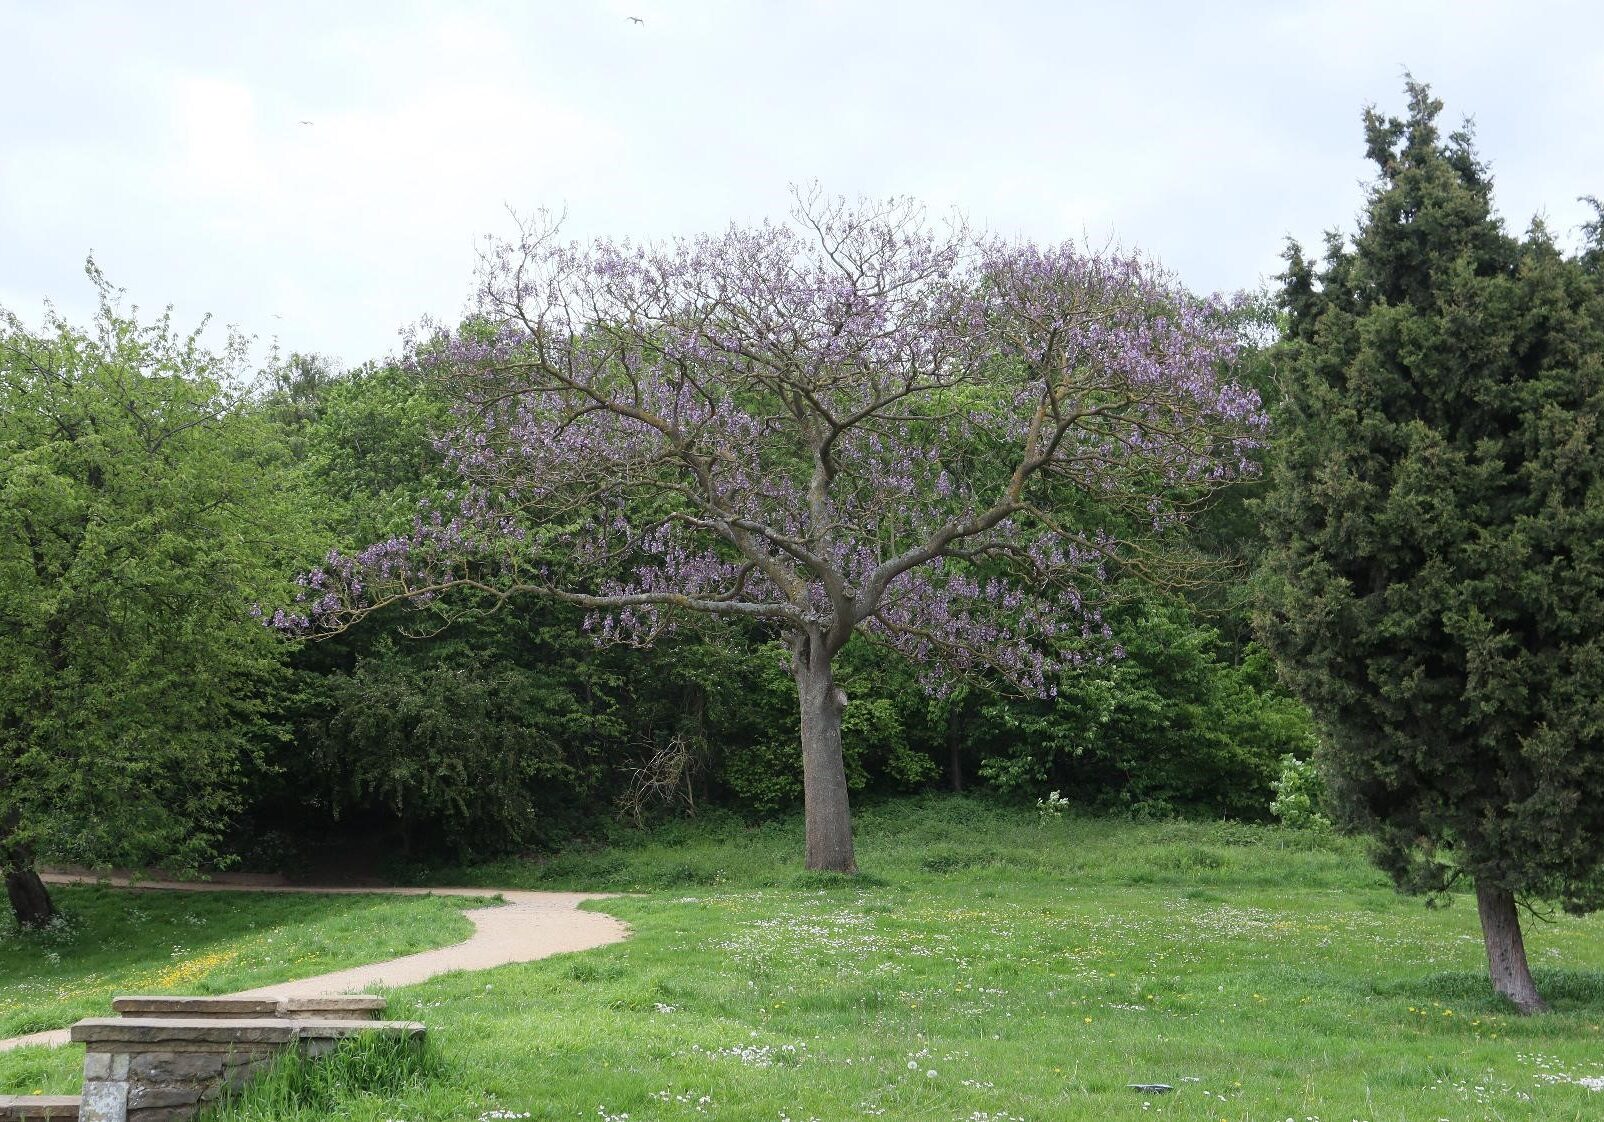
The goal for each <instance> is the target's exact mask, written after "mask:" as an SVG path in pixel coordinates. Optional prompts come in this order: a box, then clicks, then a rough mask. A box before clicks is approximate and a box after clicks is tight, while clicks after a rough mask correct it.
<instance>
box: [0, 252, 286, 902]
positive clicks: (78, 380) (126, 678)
mask: <svg viewBox="0 0 1604 1122" xmlns="http://www.w3.org/2000/svg"><path fill="white" fill-rule="evenodd" d="M88 272H89V276H90V279H91V280H92V281H93V282H94V284H95V286H96V288H97V290H98V292H99V296H100V311H99V314H98V316H97V318H96V320H95V323H94V326H93V329H92V330H91V331H88V332H85V331H80V330H78V329H77V328H75V327H73V326H72V325H70V324H69V323H67V322H66V321H64V320H63V319H61V318H60V317H59V316H58V315H56V314H55V313H54V312H51V313H50V314H49V316H48V317H47V321H46V324H45V326H44V328H43V330H41V331H38V332H35V331H31V330H28V329H26V328H25V327H24V326H23V324H22V323H21V322H20V321H19V320H18V318H17V317H16V316H14V315H12V314H11V313H9V312H3V311H0V666H3V667H4V673H0V865H3V867H4V873H5V878H6V884H7V890H8V895H9V897H10V900H11V903H12V906H13V910H14V912H15V914H16V916H17V919H18V921H19V922H21V923H23V924H29V925H34V924H40V923H44V922H47V921H48V920H49V919H50V918H51V915H52V906H51V902H50V899H49V896H48V894H47V893H46V891H45V889H44V885H43V884H42V883H41V882H40V880H39V878H38V876H37V874H36V872H35V870H34V865H35V862H36V861H37V860H38V859H41V858H45V857H50V858H57V859H66V860H74V861H81V862H88V863H95V864H111V863H144V862H150V861H162V862H166V863H170V864H173V865H176V866H178V867H186V866H193V865H194V864H195V863H196V862H197V861H199V860H201V859H202V858H205V857H207V856H209V855H210V854H211V853H212V851H213V850H212V847H213V843H214V842H215V840H216V838H217V837H218V833H219V830H220V828H221V826H222V825H223V823H224V820H225V818H226V816H227V815H228V813H229V812H230V810H231V809H232V807H233V806H234V803H235V784H234V779H235V777H236V775H237V772H238V768H239V765H240V762H241V760H242V759H243V758H244V757H246V756H248V755H250V754H251V753H254V752H257V751H259V750H260V749H261V747H262V746H263V745H264V744H265V743H266V742H267V738H268V737H269V736H270V735H271V734H272V732H273V731H274V726H273V722H272V695H271V688H272V685H273V683H274V682H275V681H276V680H277V677H278V674H279V672H280V659H281V652H282V648H281V646H279V645H278V644H275V643H273V642H272V641H271V639H270V637H268V636H266V635H264V633H263V629H262V628H261V627H260V625H258V624H256V623H255V622H253V621H252V620H251V619H250V617H249V615H248V606H249V605H250V604H251V603H252V602H253V601H254V600H256V599H261V598H265V597H270V596H272V595H274V594H275V592H276V591H277V589H278V588H279V584H278V581H277V580H276V579H275V574H276V573H279V572H285V571H288V569H289V568H290V566H291V564H292V561H291V560H290V556H291V555H293V556H294V557H297V558H301V557H305V556H306V553H305V552H304V545H305V542H304V541H303V540H301V538H302V537H303V536H301V535H298V533H297V529H296V528H297V526H298V525H300V523H299V522H298V521H297V516H296V515H295V514H294V511H295V509H296V504H295V502H294V501H293V497H292V494H291V492H289V491H288V490H286V488H285V487H284V485H283V484H284V480H283V479H282V471H281V469H282V467H283V462H282V457H281V455H280V452H279V447H280V446H279V445H278V444H277V443H276V442H275V441H274V440H272V439H270V434H268V433H267V431H266V429H265V428H264V427H263V425H262V424H261V423H260V422H259V420H258V419H256V418H254V417H253V416H252V415H251V414H250V413H249V412H247V411H242V409H241V404H242V402H243V400H244V398H245V394H244V391H243V390H242V389H240V388H239V386H238V384H237V383H234V382H231V374H232V373H233V372H235V371H236V370H237V369H238V368H239V366H240V363H241V361H242V359H243V356H244V351H243V342H242V341H241V340H239V339H237V338H232V337H231V338H230V340H229V344H228V346H227V348H226V349H225V351H224V352H223V353H221V354H215V353H212V352H210V351H208V350H206V349H205V348H204V347H203V346H202V344H201V342H200V338H199V334H200V333H199V331H196V332H194V333H191V334H188V335H184V334H180V333H176V332H175V331H174V329H173V327H172V324H171V320H170V314H169V315H163V316H161V317H160V318H158V319H156V320H155V321H154V322H152V323H147V324H141V323H140V322H138V320H137V318H136V316H137V309H133V310H130V311H128V312H124V311H123V310H122V309H121V308H120V307H119V306H118V302H117V297H118V293H117V292H116V291H115V290H113V289H112V288H111V287H110V286H109V285H108V284H107V282H106V281H105V279H104V278H103V277H102V275H101V274H100V272H99V271H98V270H97V269H96V268H95V266H94V263H93V262H90V264H89V266H88ZM203 326H204V325H203Z"/></svg>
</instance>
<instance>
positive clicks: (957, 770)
mask: <svg viewBox="0 0 1604 1122" xmlns="http://www.w3.org/2000/svg"><path fill="white" fill-rule="evenodd" d="M958 726H959V720H958V703H957V702H956V701H955V702H953V703H952V708H951V709H948V710H947V770H948V772H949V773H950V775H951V777H952V790H953V793H954V794H958V795H961V794H963V793H964V761H963V741H962V739H960V738H959V736H958V731H959V729H958Z"/></svg>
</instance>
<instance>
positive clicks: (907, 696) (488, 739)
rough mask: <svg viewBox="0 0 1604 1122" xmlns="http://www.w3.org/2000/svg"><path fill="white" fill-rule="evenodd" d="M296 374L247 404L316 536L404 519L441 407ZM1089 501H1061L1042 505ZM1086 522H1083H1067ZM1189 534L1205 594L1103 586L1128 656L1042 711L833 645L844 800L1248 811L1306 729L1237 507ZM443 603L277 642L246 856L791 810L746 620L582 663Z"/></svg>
mask: <svg viewBox="0 0 1604 1122" xmlns="http://www.w3.org/2000/svg"><path fill="white" fill-rule="evenodd" d="M1261 318H1262V315H1261ZM1256 361H1257V365H1255V366H1254V374H1255V378H1256V380H1258V381H1263V382H1266V383H1268V381H1269V377H1268V374H1267V372H1266V369H1265V367H1264V363H1263V362H1262V360H1256ZM318 369H319V368H317V366H316V364H315V363H309V362H306V361H302V362H300V363H299V364H297V365H295V366H294V369H293V370H291V371H290V372H288V373H286V374H285V375H284V377H282V378H281V379H280V383H281V385H280V388H279V390H278V393H277V394H276V395H275V397H274V398H273V399H271V400H270V401H269V402H267V403H266V406H267V408H268V410H269V411H270V412H271V414H272V415H273V416H274V417H275V418H276V419H278V420H279V421H280V423H282V424H284V425H285V426H286V428H287V430H288V432H287V436H286V440H287V441H288V442H290V443H291V444H292V446H293V447H294V448H296V449H298V450H300V452H299V454H300V455H301V470H302V471H303V473H304V475H305V477H306V487H307V489H308V490H309V491H310V492H313V493H316V494H319V495H321V496H323V499H322V502H323V503H324V504H325V505H324V508H323V517H324V518H325V520H326V522H327V523H328V525H329V527H330V535H331V538H332V539H334V540H337V541H340V542H343V543H345V544H347V545H350V544H356V543H360V542H362V541H366V540H372V539H374V538H378V537H382V536H384V535H385V534H387V533H391V532H395V531H396V530H399V529H401V528H403V527H404V526H405V525H406V524H407V523H408V522H409V521H410V519H411V518H412V516H413V513H414V512H415V510H416V509H417V504H418V501H419V499H420V498H423V497H425V496H439V495H441V494H443V493H444V492H445V491H446V490H448V489H449V486H450V480H449V478H448V474H447V472H446V471H445V470H444V469H443V468H442V466H441V464H440V461H439V457H438V454H437V453H436V452H435V450H434V447H433V444H432V439H431V438H432V434H433V433H434V432H435V431H437V430H438V428H439V427H440V426H441V424H443V423H444V422H445V421H446V419H447V407H448V402H447V401H446V399H445V398H444V397H443V396H442V394H441V392H440V390H439V388H438V387H436V386H433V385H431V384H429V383H427V382H424V381H420V380H419V377H418V375H417V374H416V373H415V372H412V371H409V370H406V369H402V368H399V367H373V368H366V369H363V370H359V371H356V372H354V373H352V374H350V375H346V376H342V377H338V378H332V379H330V378H327V377H323V376H321V375H320V374H319V373H318ZM1086 503H1087V499H1086V497H1085V496H1075V495H1066V496H1065V516H1066V517H1070V516H1073V513H1074V511H1076V510H1079V508H1080V507H1081V506H1085V505H1086ZM1076 504H1079V505H1076ZM1106 514H1107V512H1102V511H1098V510H1091V509H1088V510H1087V511H1085V512H1084V516H1085V518H1086V519H1087V520H1088V524H1099V520H1104V521H1106V518H1105V515H1106ZM1201 520H1202V521H1201V524H1200V526H1199V528H1198V529H1197V530H1196V531H1194V532H1193V533H1192V534H1191V536H1190V537H1187V538H1182V539H1177V540H1176V541H1174V542H1169V543H1166V548H1171V549H1176V548H1179V549H1181V550H1183V551H1186V552H1189V553H1190V554H1191V555H1193V556H1194V558H1201V559H1203V560H1205V561H1207V562H1208V563H1209V564H1210V565H1211V566H1212V567H1213V573H1214V576H1215V577H1216V580H1215V581H1214V582H1212V583H1207V584H1202V585H1199V586H1197V590H1196V591H1197V594H1196V595H1195V596H1194V597H1193V598H1192V599H1191V600H1183V599H1180V598H1177V597H1174V596H1168V597H1164V596H1159V595H1157V594H1155V593H1153V592H1151V591H1150V590H1149V591H1144V586H1143V585H1142V584H1141V583H1140V582H1139V581H1136V580H1134V579H1133V580H1129V581H1126V582H1125V583H1124V585H1123V586H1122V592H1121V594H1120V600H1119V602H1118V603H1116V604H1114V605H1112V606H1111V608H1110V620H1111V622H1112V623H1113V625H1114V627H1115V629H1116V639H1117V640H1118V641H1120V642H1122V643H1123V644H1124V645H1125V647H1126V648H1127V650H1128V652H1129V654H1128V657H1126V658H1124V659H1122V660H1115V661H1111V662H1109V663H1107V664H1106V665H1103V666H1100V667H1094V668H1089V669H1087V670H1086V671H1084V672H1081V673H1078V674H1075V675H1072V676H1070V677H1069V678H1068V679H1067V680H1066V681H1065V682H1064V684H1063V692H1062V695H1061V697H1060V698H1059V699H1058V701H1057V702H1055V703H1041V702H1036V701H1027V700H1022V699H1018V698H1009V697H1003V696H998V695H994V694H992V693H990V692H989V691H988V689H987V688H986V687H985V685H984V684H983V683H974V684H971V685H968V686H964V687H960V689H959V690H958V691H957V692H956V693H955V694H954V695H953V696H952V697H950V698H934V697H931V696H929V695H927V694H926V693H925V692H924V691H923V690H922V689H921V688H920V687H919V685H918V681H917V678H916V674H915V669H916V668H914V667H912V666H909V665H908V664H907V663H906V662H905V660H903V659H902V658H900V657H897V656H892V655H888V654H887V653H886V652H884V651H882V650H880V649H879V648H877V647H875V646H874V645H873V644H871V643H868V642H866V641H862V640H858V641H854V642H853V643H851V644H849V645H848V646H847V648H846V649H845V650H844V651H843V652H842V654H841V656H840V657H839V660H838V665H837V674H838V678H839V682H840V685H841V686H842V688H843V689H844V690H845V691H846V692H847V694H848V696H849V697H850V699H851V701H850V704H849V705H848V706H847V708H846V711H845V715H844V728H843V734H844V753H845V756H846V767H847V775H848V782H849V784H850V786H851V788H852V790H853V791H854V792H857V793H860V794H885V793H891V792H898V791H913V790H918V789H920V788H923V787H928V786H933V785H936V784H941V785H944V786H950V785H952V783H953V779H954V776H953V773H954V771H956V772H957V779H958V781H959V782H961V783H963V784H965V785H974V784H976V783H979V784H981V785H988V784H989V785H992V786H995V787H998V788H1000V789H1002V790H1004V791H1007V792H1010V793H1012V794H1014V795H1015V796H1017V797H1019V798H1022V799H1024V800H1026V801H1029V800H1033V799H1035V798H1036V797H1037V796H1038V795H1040V794H1043V793H1044V792H1045V791H1046V790H1047V789H1048V788H1049V787H1052V786H1057V787H1061V788H1063V789H1064V790H1066V791H1067V792H1068V793H1069V794H1070V795H1071V797H1073V798H1075V799H1076V800H1077V801H1079V802H1081V803H1083V804H1090V805H1098V806H1104V807H1115V808H1123V809H1127V810H1135V811H1138V812H1142V813H1148V814H1165V813H1177V812H1179V813H1200V814H1210V815H1219V814H1230V815H1236V816H1241V817H1248V818H1259V817H1263V816H1264V814H1265V813H1266V808H1267V807H1268V804H1269V801H1270V798H1271V791H1270V780H1271V779H1272V778H1273V777H1274V775H1275V773H1276V767H1277V761H1278V759H1279V758H1280V756H1281V755H1282V754H1283V753H1285V752H1288V751H1299V752H1306V751H1307V740H1308V736H1309V732H1308V728H1307V717H1306V715H1305V713H1304V711H1303V710H1302V709H1301V707H1299V706H1298V705H1296V704H1295V703H1293V702H1291V701H1290V700H1289V699H1288V698H1287V697H1286V696H1285V695H1284V694H1283V693H1282V692H1281V691H1280V690H1279V688H1278V687H1277V686H1276V685H1275V683H1274V682H1273V681H1272V680H1271V678H1270V675H1269V674H1268V673H1267V671H1266V667H1265V660H1264V658H1263V656H1262V655H1260V654H1256V653H1255V652H1254V650H1253V648H1252V647H1251V645H1247V644H1246V640H1245V638H1244V637H1243V632H1244V631H1245V627H1244V625H1243V624H1242V622H1241V619H1242V606H1241V590H1240V582H1239V581H1234V580H1232V579H1230V578H1232V577H1233V576H1234V575H1235V574H1236V573H1237V570H1238V569H1240V567H1241V566H1242V565H1243V564H1244V563H1245V562H1246V560H1247V559H1249V558H1250V557H1251V555H1252V551H1253V549H1254V548H1255V546H1254V535H1255V533H1256V528H1255V526H1254V524H1253V516H1252V515H1251V514H1250V513H1249V512H1247V511H1246V510H1245V509H1244V507H1243V504H1242V502H1241V501H1240V500H1239V498H1237V497H1235V496H1231V495H1229V494H1228V495H1227V496H1226V497H1225V498H1224V499H1223V500H1222V501H1220V502H1218V503H1217V504H1216V505H1215V506H1213V507H1211V508H1210V509H1209V510H1207V511H1205V512H1203V514H1202V515H1201ZM1222 560H1223V561H1224V562H1226V564H1224V565H1222V564H1220V562H1221V561H1222ZM1232 566H1235V567H1234V568H1233V567H1232ZM1200 609H1202V610H1207V611H1209V612H1211V613H1212V615H1213V618H1215V619H1218V620H1220V621H1221V622H1220V627H1219V628H1216V627H1215V626H1213V625H1211V624H1207V623H1204V622H1202V621H1201V620H1200V619H1199V618H1198V612H1199V610H1200ZM453 610H454V614H453V619H452V622H451V624H450V626H449V627H444V628H443V629H441V628H442V626H443V624H444V622H445V620H444V617H434V616H431V615H430V614H428V613H423V614H419V613H416V612H408V611H394V612H391V613H388V614H384V615H382V616H380V617H376V618H374V619H372V620H370V621H369V623H368V625H367V626H365V627H364V628H362V629H360V630H359V631H357V632H352V633H348V634H345V635H341V636H338V637H336V638H333V639H329V640H325V641H323V642H320V643H314V644H308V645H305V646H303V647H302V648H301V649H300V651H299V652H298V653H297V655H296V656H295V665H296V667H297V671H298V672H297V676H296V683H297V685H296V689H295V699H296V700H295V706H294V710H295V713H296V714H297V716H296V722H295V725H296V740H295V743H294V744H293V745H292V746H288V747H286V748H285V749H284V750H283V751H281V752H279V753H278V754H277V755H276V756H275V760H274V763H275V768H276V772H275V773H274V774H267V775H263V776H261V777H259V778H258V779H257V780H256V781H255V783H254V786H255V789H256V790H257V791H258V794H259V797H258V800H257V803H256V805H255V807H254V809H253V812H252V815H251V817H250V819H249V829H247V830H245V831H243V834H244V835H246V837H244V838H242V844H247V845H249V846H250V848H251V849H252V852H253V856H254V857H255V859H256V860H258V862H259V863H264V864H274V863H282V860H283V859H284V857H285V853H284V845H279V844H276V843H275V844H270V843H271V842H272V839H275V838H280V839H282V840H283V841H284V842H285V843H288V842H289V841H290V839H291V838H292V837H294V836H299V837H300V838H301V839H302V840H303V841H305V840H306V839H307V838H309V837H310V836H311V835H313V834H315V833H317V832H319V829H322V830H325V831H327V832H330V833H332V834H333V835H334V836H335V837H338V836H339V835H340V834H341V833H343V832H348V831H350V830H351V829H353V828H356V827H360V828H361V829H363V830H364V831H366V832H370V833H372V832H377V833H378V834H380V835H382V836H384V837H386V838H387V839H388V841H389V848H390V851H391V852H394V853H403V854H412V855H414V856H419V857H421V856H424V855H426V854H429V853H431V852H441V851H443V852H450V853H453V854H456V855H458V856H464V855H469V854H478V855H488V854H493V853H498V852H516V851H519V850H523V849H526V848H530V847H535V848H541V849H545V848H551V847H555V846H557V845H559V844H561V843H562V842H563V841H564V840H565V839H567V838H570V837H572V836H574V835H576V834H579V835H592V836H595V835H597V834H601V833H605V832H606V831H607V829H608V828H609V825H610V823H611V822H612V821H614V820H616V819H617V818H618V817H619V814H620V810H622V812H623V817H624V818H625V819H626V820H629V821H646V820H650V819H652V818H655V817H659V816H661V815H664V814H674V813H693V814H694V813H702V812H704V811H705V810H706V808H707V807H709V806H710V805H720V804H721V805H727V806H731V807H734V808H736V809H738V810H739V811H740V812H741V813H743V814H745V815H749V816H753V815H756V816H766V815H770V814H773V813H775V812H777V811H781V810H786V809H789V808H791V807H793V806H795V805H798V804H799V803H800V799H801V790H802V784H801V779H802V775H801V759H800V755H799V753H798V751H797V747H796V745H797V739H798V722H799V718H798V712H797V704H796V687H795V683H794V682H793V681H792V679H791V676H790V673H789V670H788V667H787V661H786V658H787V656H786V652H785V651H784V650H783V649H782V648H781V647H780V646H779V645H778V644H777V643H776V642H775V641H774V640H773V637H772V636H770V635H768V634H766V633H765V632H764V631H762V629H760V628H743V627H739V626H734V625H721V624H713V623H706V624H703V625H700V626H698V627H696V628H695V629H690V630H685V631H682V632H679V633H676V634H674V635H672V636H670V637H668V638H667V639H666V640H664V641H662V642H661V643H660V644H659V645H658V646H657V647H656V648H654V649H650V650H640V649H635V648H628V647H610V648H598V647H596V646H595V645H594V644H593V643H592V641H591V640H590V638H589V637H587V636H586V635H585V634H584V632H583V630H582V628H581V627H580V615H579V614H578V613H577V612H575V611H573V610H571V609H568V608H564V607H562V606H560V605H554V604H543V605H536V604H520V605H519V606H518V610H517V611H516V612H512V611H507V612H501V613H495V614H487V613H485V612H483V611H479V610H477V609H476V607H475V606H474V605H473V604H472V603H471V602H469V601H465V600H462V599H459V600H457V601H455V602H454V604H453ZM316 824H321V826H318V825H316Z"/></svg>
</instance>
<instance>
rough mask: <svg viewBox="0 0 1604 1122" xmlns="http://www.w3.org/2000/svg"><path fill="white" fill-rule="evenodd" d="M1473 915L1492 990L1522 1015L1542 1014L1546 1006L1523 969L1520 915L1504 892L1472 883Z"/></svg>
mask: <svg viewBox="0 0 1604 1122" xmlns="http://www.w3.org/2000/svg"><path fill="white" fill-rule="evenodd" d="M1476 911H1477V913H1478V914H1479V915H1480V916H1481V934H1482V941H1483V942H1484V943H1486V945H1487V974H1488V976H1489V977H1490V978H1492V982H1493V989H1494V990H1496V991H1497V992H1498V993H1500V994H1502V995H1503V996H1504V997H1506V998H1508V999H1509V1001H1510V1003H1511V1004H1513V1005H1514V1006H1515V1008H1516V1009H1517V1010H1518V1011H1519V1012H1521V1013H1522V1014H1528V1013H1546V1012H1548V1003H1547V1002H1545V1001H1544V1000H1543V999H1542V997H1541V996H1540V995H1539V994H1538V992H1537V986H1536V984H1535V983H1533V982H1532V972H1531V970H1530V969H1529V968H1528V967H1527V965H1526V941H1525V940H1524V939H1522V938H1521V934H1520V913H1519V912H1517V911H1516V910H1515V896H1514V894H1513V893H1511V892H1510V891H1509V890H1508V889H1505V888H1500V887H1498V886H1496V885H1491V884H1486V883H1484V882H1482V881H1477V882H1476Z"/></svg>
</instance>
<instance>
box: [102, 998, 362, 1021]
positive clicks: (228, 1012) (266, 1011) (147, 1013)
mask: <svg viewBox="0 0 1604 1122" xmlns="http://www.w3.org/2000/svg"><path fill="white" fill-rule="evenodd" d="M384 1006H385V1001H384V998H382V997H374V996H373V995H372V994H366V993H348V994H339V995H337V996H334V997H146V996H129V997H114V998H112V999H111V1007H112V1010H113V1011H114V1012H117V1013H120V1014H122V1015H123V1016H124V1017H162V1018H170V1017H177V1018H184V1019H188V1020H195V1019H199V1018H208V1017H211V1018H225V1017H226V1018H233V1019H238V1018H240V1017H247V1018H249V1017H284V1018H289V1019H292V1020H307V1019H321V1020H353V1021H354V1020H360V1019H362V1018H364V1017H377V1016H378V1015H379V1014H380V1013H382V1012H384Z"/></svg>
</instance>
